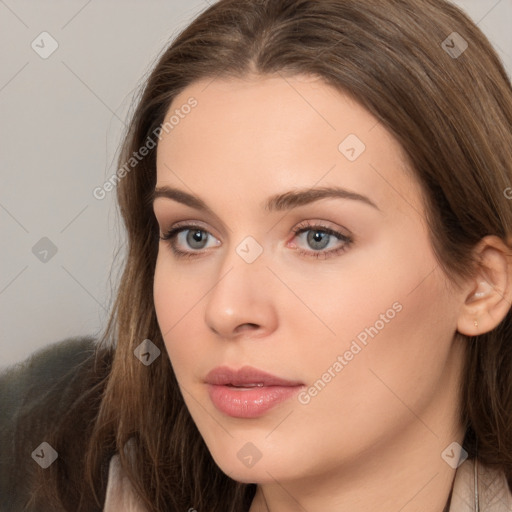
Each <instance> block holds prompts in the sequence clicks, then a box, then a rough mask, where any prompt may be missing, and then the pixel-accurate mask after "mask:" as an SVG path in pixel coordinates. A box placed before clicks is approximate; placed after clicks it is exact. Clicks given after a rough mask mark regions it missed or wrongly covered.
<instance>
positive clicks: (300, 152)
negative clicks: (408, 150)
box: [157, 75, 420, 209]
mask: <svg viewBox="0 0 512 512" xmlns="http://www.w3.org/2000/svg"><path fill="white" fill-rule="evenodd" d="M191 102H193V103H192V104H195V106H194V108H191V109H190V108H187V107H186V105H187V104H191ZM171 116H173V124H172V129H170V130H169V131H168V132H167V133H166V132H162V138H161V141H160V142H159V144H158V148H157V182H158V185H159V186H160V185H170V186H180V185H181V186H183V185H185V186H187V187H188V188H190V189H191V190H194V191H195V192H197V193H203V192H206V191H208V195H210V196H212V195H213V197H217V198H218V199H219V200H222V193H223V190H224V191H225V190H226V189H223V187H222V186H220V185H221V184H229V193H230V195H231V196H233V194H242V195H243V194H247V193H251V194H253V195H260V196H263V195H270V194H272V193H275V192H276V191H281V190H285V189H286V190H288V189H290V188H293V187H299V188H301V187H313V186H315V185H319V186H329V185H338V186H343V187H345V188H348V189H353V190H355V191H357V192H362V191H365V193H368V192H369V191H371V192H372V194H373V197H374V198H375V200H376V202H379V201H380V202H383V201H384V202H387V201H392V202H394V203H395V204H396V205H397V207H398V208H400V207H403V208H405V209H407V208H410V205H411V203H414V202H416V203H417V205H416V206H418V207H420V201H419V194H420V190H419V187H418V184H417V183H416V182H415V180H414V179H412V178H411V174H410V173H409V172H407V164H406V160H405V158H404V152H403V150H402V148H401V146H400V145H399V144H398V142H397V141H396V139H394V137H393V136H392V135H391V134H390V133H389V132H388V131H387V130H386V129H385V128H384V127H383V125H382V124H381V123H379V122H378V120H377V119H376V118H375V117H374V116H373V115H372V114H371V113H370V112H368V111H367V110H366V109H365V108H363V107H362V106H361V105H360V104H359V103H357V102H356V101H354V100H353V99H352V98H351V97H350V96H348V95H346V94H344V93H342V92H340V91H339V90H337V89H335V88H333V87H331V86H329V85H328V84H326V83H325V82H323V81H322V80H320V79H318V78H316V77H311V76H304V75H298V76H290V77H284V76H280V75H277V76H271V77H250V78H244V79H223V80H219V79H207V80H202V81H198V82H195V83H193V84H191V85H190V86H189V87H187V88H186V89H184V90H183V91H182V92H181V94H179V95H178V96H177V97H176V98H175V99H174V101H173V102H172V105H171V106H170V108H169V110H168V112H167V115H166V120H169V119H170V118H171ZM400 196H401V197H402V199H404V198H407V201H406V202H408V203H409V205H408V206H407V205H399V204H398V203H397V199H398V198H399V197H400Z"/></svg>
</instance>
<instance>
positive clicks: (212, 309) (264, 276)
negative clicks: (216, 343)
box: [205, 237, 276, 338]
mask: <svg viewBox="0 0 512 512" xmlns="http://www.w3.org/2000/svg"><path fill="white" fill-rule="evenodd" d="M271 277H272V274H271V273H270V272H269V271H268V269H267V268H266V262H265V257H264V255H263V247H262V246H261V245H260V244H259V243H258V242H257V241H256V240H255V239H254V238H253V237H245V238H244V239H243V240H242V241H241V242H240V243H238V244H237V245H236V246H234V247H232V248H230V249H229V251H228V253H227V254H226V255H225V257H224V259H223V262H222V265H221V267H220V271H219V274H218V280H217V282H216V283H215V284H214V285H213V287H212V289H211V291H210V293H209V294H208V296H207V306H206V311H205V321H206V323H207V325H208V326H209V327H210V329H212V330H213V331H215V332H216V333H218V334H221V335H222V336H223V337H228V338H229V337H232V336H234V335H235V334H236V333H237V332H238V330H237V328H238V327H240V326H242V325H244V324H250V325H251V326H253V328H256V327H257V328H258V329H259V330H264V331H268V330H272V329H273V328H275V323H276V311H275V307H274V306H275V305H274V304H273V297H272V293H271V288H272V287H271V284H270V281H271Z"/></svg>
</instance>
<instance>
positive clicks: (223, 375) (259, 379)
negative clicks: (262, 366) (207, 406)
mask: <svg viewBox="0 0 512 512" xmlns="http://www.w3.org/2000/svg"><path fill="white" fill-rule="evenodd" d="M205 382H207V383H208V384H213V385H216V386H235V387H256V386H260V387H262V386H283V387H291V386H301V385H302V382H299V381H292V380H286V379H282V378H280V377H276V376H275V375H271V374H270V373H267V372H264V371H261V370H258V369H257V368H253V367H252V366H244V367H242V368H240V369H238V370H232V369H231V368H228V367H227V366H219V367H217V368H214V369H213V370H212V371H211V372H210V373H208V375H207V376H206V378H205Z"/></svg>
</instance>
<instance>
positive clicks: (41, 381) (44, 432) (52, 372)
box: [0, 336, 101, 511]
mask: <svg viewBox="0 0 512 512" xmlns="http://www.w3.org/2000/svg"><path fill="white" fill-rule="evenodd" d="M97 348H98V346H97V343H96V341H95V339H94V338H93V337H90V336H83V337H75V338H67V339H64V340H61V341H58V342H56V343H53V344H51V345H48V346H46V347H44V348H42V349H40V350H38V351H36V352H34V353H33V354H31V355H30V356H29V357H28V358H26V359H25V360H24V361H22V362H20V363H17V364H14V365H11V366H9V367H7V368H2V369H0V410H2V414H1V415H0V443H1V446H2V450H1V452H0V510H11V511H17V510H24V508H23V507H25V506H26V504H27V502H28V499H29V497H30V496H31V493H32V490H33V487H34V478H35V476H36V474H37V472H38V471H41V470H40V468H39V466H38V465H37V463H36V462H37V460H36V459H35V458H34V457H33V453H34V452H35V451H36V449H37V448H38V447H40V445H41V443H43V442H45V441H48V440H49V436H50V434H51V433H52V432H54V431H56V430H57V427H58V426H60V424H61V423H62V420H63V418H64V417H65V416H66V414H67V413H68V412H69V411H70V410H71V408H72V407H73V405H74V404H75V403H77V402H78V401H79V400H80V399H81V397H82V396H83V394H84V392H85V391H86V390H87V388H88V387H90V386H91V384H92V383H94V382H95V381H97V380H98V378H99V374H100V373H101V372H99V373H98V374H97V375H95V374H96V371H95V362H96V354H97ZM77 420H78V418H77ZM57 452H59V451H58V450H57ZM43 453H44V452H43ZM60 455H61V454H60V453H58V456H60ZM41 467H42V466H41ZM27 510H28V509H27Z"/></svg>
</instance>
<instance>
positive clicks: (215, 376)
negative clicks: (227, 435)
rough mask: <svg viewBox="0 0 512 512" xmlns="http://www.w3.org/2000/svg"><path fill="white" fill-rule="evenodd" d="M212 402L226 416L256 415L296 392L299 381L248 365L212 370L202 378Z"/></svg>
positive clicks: (246, 416) (245, 416) (253, 416)
mask: <svg viewBox="0 0 512 512" xmlns="http://www.w3.org/2000/svg"><path fill="white" fill-rule="evenodd" d="M205 382H206V384H207V385H208V393H209V396H210V399H211V401H212V403H213V405H214V406H215V407H216V408H217V409H218V410H219V411H220V412H222V413H224V414H226V415H227V416H232V417H235V418H257V417H258V416H261V415H263V414H264V413H265V412H267V411H268V410H270V409H271V408H273V407H275V406H277V405H278V404H280V403H282V402H284V401H286V400H288V399H289V398H291V397H292V396H293V395H295V394H296V393H297V392H298V391H299V389H300V388H301V387H303V386H304V384H303V383H302V382H299V381H295V380H287V379H283V378H281V377H276V376H275V375H271V374H270V373H267V372H263V371H261V370H258V369H256V368H253V367H251V366H244V367H243V368H240V369H239V370H232V369H231V368H228V367H227V366H221V367H218V368H215V369H213V370H212V371H211V372H210V373H208V375H207V376H206V378H205Z"/></svg>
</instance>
